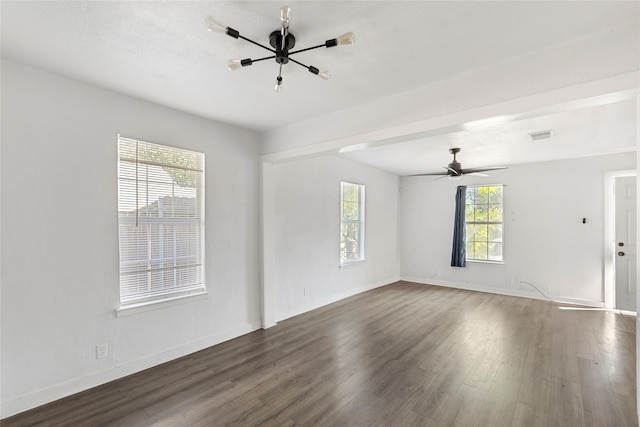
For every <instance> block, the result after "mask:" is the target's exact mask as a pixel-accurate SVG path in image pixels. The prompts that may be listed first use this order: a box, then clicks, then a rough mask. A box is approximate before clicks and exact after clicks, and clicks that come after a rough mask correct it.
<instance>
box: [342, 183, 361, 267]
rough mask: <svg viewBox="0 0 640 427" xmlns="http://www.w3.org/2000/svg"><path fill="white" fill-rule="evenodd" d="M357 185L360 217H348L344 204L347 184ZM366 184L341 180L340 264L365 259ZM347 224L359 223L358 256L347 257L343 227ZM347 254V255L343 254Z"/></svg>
mask: <svg viewBox="0 0 640 427" xmlns="http://www.w3.org/2000/svg"><path fill="white" fill-rule="evenodd" d="M347 185H349V186H356V187H357V189H358V191H357V194H358V218H357V219H348V218H345V214H344V205H345V191H344V189H345V186H347ZM365 201H366V199H365V185H364V184H358V183H355V182H350V181H340V245H339V252H338V255H339V260H340V266H345V265H350V264H355V263H358V262H363V261H364V260H365ZM346 224H357V225H358V233H357V240H356V243H357V256H356V257H354V258H348V257H346V252H347V248H346V246H347V241H345V240H344V232H343V227H344V225H346ZM343 254H345V256H343Z"/></svg>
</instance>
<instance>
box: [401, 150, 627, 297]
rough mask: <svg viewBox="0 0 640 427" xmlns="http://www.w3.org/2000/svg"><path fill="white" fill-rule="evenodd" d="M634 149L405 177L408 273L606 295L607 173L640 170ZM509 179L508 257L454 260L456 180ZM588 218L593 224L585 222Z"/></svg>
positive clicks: (461, 283)
mask: <svg viewBox="0 0 640 427" xmlns="http://www.w3.org/2000/svg"><path fill="white" fill-rule="evenodd" d="M635 157H636V156H635V153H624V154H616V155H609V156H598V157H589V158H582V159H577V160H563V161H554V162H545V163H536V164H528V165H518V166H512V167H510V168H509V169H508V170H503V171H495V172H492V173H491V175H492V176H491V177H487V178H483V177H468V178H467V179H465V181H464V182H463V181H455V180H453V181H451V180H446V179H445V180H438V181H434V180H433V178H430V177H408V178H402V180H401V188H402V193H401V196H400V212H401V214H400V220H399V223H400V242H401V243H400V253H401V254H402V261H401V274H402V277H403V278H406V279H408V280H415V281H418V282H423V283H433V284H442V285H450V286H455V287H463V288H468V289H478V290H484V291H489V292H497V293H506V294H512V295H522V296H531V297H534V298H537V297H541V296H540V294H538V293H537V292H536V291H535V290H533V289H532V288H531V287H528V286H526V285H522V284H520V280H521V279H522V280H525V281H528V282H530V283H532V284H533V285H535V286H536V287H538V288H539V289H540V290H541V291H542V292H544V293H545V294H547V295H549V296H550V297H552V298H556V299H559V300H564V301H567V302H577V303H581V302H584V303H593V304H598V303H601V302H602V301H603V300H604V293H603V264H604V255H603V248H604V240H603V235H604V228H603V226H604V221H603V218H604V210H603V194H604V190H603V185H604V172H605V171H612V170H624V169H635V167H636V159H635ZM483 183H486V184H505V185H506V186H507V187H505V190H504V261H505V262H504V264H503V265H492V264H482V263H473V262H468V263H467V267H466V268H455V267H450V259H451V240H452V236H453V211H454V208H455V202H454V196H455V188H456V186H457V185H461V184H466V185H473V184H483ZM582 218H587V223H586V224H582Z"/></svg>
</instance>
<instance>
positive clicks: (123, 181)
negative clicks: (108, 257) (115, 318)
mask: <svg viewBox="0 0 640 427" xmlns="http://www.w3.org/2000/svg"><path fill="white" fill-rule="evenodd" d="M203 211H204V154H203V153H198V152H194V151H188V150H182V149H179V148H173V147H167V146H164V145H158V144H153V143H150V142H144V141H138V140H134V139H129V138H124V137H122V136H120V135H118V225H119V244H120V304H121V306H124V307H126V306H131V305H135V304H139V303H147V302H156V301H163V300H167V299H173V298H176V297H181V296H186V295H191V294H196V293H201V292H204V290H205V284H204V265H203V260H204V212H203Z"/></svg>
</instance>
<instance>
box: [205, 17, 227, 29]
mask: <svg viewBox="0 0 640 427" xmlns="http://www.w3.org/2000/svg"><path fill="white" fill-rule="evenodd" d="M205 23H206V24H207V28H208V29H209V31H213V32H216V33H226V32H227V28H228V27H227V26H226V25H225V24H224V23H222V22H220V21H219V20H217V19H216V18H214V17H213V16H207V19H205Z"/></svg>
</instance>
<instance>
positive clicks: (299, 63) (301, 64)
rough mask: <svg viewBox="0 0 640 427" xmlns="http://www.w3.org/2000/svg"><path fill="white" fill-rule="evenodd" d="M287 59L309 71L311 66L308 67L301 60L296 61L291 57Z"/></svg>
mask: <svg viewBox="0 0 640 427" xmlns="http://www.w3.org/2000/svg"><path fill="white" fill-rule="evenodd" d="M289 55H291V54H289ZM289 61H291V62H295V63H296V64H298V65H300V66H302V67H304V68H306V69H307V70H309V71H311V67H309V66H308V65H304V64H303V63H302V62H298V61H296V60H295V59H293V58H289Z"/></svg>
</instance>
